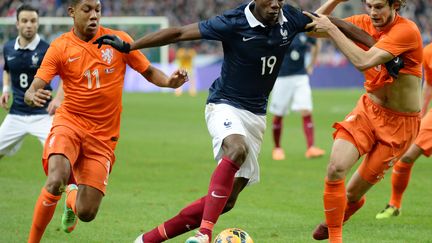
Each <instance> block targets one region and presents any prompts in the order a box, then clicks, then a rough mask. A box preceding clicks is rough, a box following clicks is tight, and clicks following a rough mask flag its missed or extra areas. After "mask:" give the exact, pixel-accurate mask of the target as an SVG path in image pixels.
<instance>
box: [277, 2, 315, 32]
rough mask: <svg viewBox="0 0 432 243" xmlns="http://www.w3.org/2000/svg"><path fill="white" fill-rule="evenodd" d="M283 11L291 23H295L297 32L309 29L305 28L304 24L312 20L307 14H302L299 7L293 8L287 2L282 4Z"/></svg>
mask: <svg viewBox="0 0 432 243" xmlns="http://www.w3.org/2000/svg"><path fill="white" fill-rule="evenodd" d="M283 13H284V16H285V18H287V20H288V21H289V22H290V23H291V24H294V25H295V28H296V29H297V30H298V31H299V32H304V31H309V30H306V25H307V24H309V23H311V22H312V19H310V18H309V17H308V16H306V15H304V14H303V11H302V10H301V9H299V8H295V7H293V6H291V5H289V4H286V5H284V7H283Z"/></svg>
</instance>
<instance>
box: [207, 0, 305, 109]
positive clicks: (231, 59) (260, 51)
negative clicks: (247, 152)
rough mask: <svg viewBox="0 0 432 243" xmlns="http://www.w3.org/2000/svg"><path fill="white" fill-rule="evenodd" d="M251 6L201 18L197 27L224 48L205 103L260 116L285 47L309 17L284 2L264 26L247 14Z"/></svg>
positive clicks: (265, 106)
mask: <svg viewBox="0 0 432 243" xmlns="http://www.w3.org/2000/svg"><path fill="white" fill-rule="evenodd" d="M253 7H254V3H253V2H251V3H249V4H243V5H240V6H239V7H238V8H236V9H232V10H228V11H226V12H225V13H224V14H223V15H219V16H215V17H213V18H211V19H208V20H205V21H201V22H200V23H199V29H200V33H201V36H202V38H203V39H208V40H218V41H221V42H222V46H223V50H224V59H223V63H222V70H221V74H220V77H218V78H217V79H216V80H215V81H214V82H213V84H212V85H211V87H210V90H209V97H208V99H207V103H226V104H229V105H232V106H234V107H237V108H241V109H245V110H248V111H250V112H252V113H255V114H259V115H262V114H265V113H266V109H267V102H268V97H269V94H270V91H271V90H272V88H273V85H274V83H275V81H276V78H277V76H278V74H279V69H280V66H281V64H282V61H283V58H284V55H285V52H286V49H287V48H288V47H289V45H290V44H291V41H292V40H293V39H294V37H295V36H296V35H297V34H298V33H300V32H303V31H305V25H306V24H308V23H310V22H311V19H310V18H309V17H307V16H305V15H304V14H303V13H302V12H301V10H299V9H297V8H294V7H293V6H291V5H284V6H283V8H282V10H281V13H283V14H280V16H279V23H277V24H276V25H274V26H265V25H264V24H262V23H261V22H259V21H258V20H257V19H256V18H255V17H254V16H253V14H252V13H251V9H252V8H253Z"/></svg>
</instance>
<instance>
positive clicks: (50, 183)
mask: <svg viewBox="0 0 432 243" xmlns="http://www.w3.org/2000/svg"><path fill="white" fill-rule="evenodd" d="M66 183H67V177H65V176H64V175H61V174H52V175H49V176H48V179H47V181H46V183H45V189H46V190H47V191H48V192H49V193H51V194H53V195H61V193H62V192H63V191H64V189H65V187H66Z"/></svg>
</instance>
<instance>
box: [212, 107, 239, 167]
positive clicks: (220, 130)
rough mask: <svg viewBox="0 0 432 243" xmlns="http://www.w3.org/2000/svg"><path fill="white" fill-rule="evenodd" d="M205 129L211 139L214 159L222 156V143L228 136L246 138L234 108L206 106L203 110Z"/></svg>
mask: <svg viewBox="0 0 432 243" xmlns="http://www.w3.org/2000/svg"><path fill="white" fill-rule="evenodd" d="M205 118H206V123H207V129H208V131H209V133H210V136H211V137H212V143H213V153H214V156H215V159H217V160H219V159H220V158H221V156H222V152H223V151H222V143H223V141H224V139H225V138H226V137H228V136H230V135H241V136H246V130H245V128H244V126H243V123H242V121H241V119H240V117H239V116H238V114H236V110H235V108H233V107H232V106H230V105H226V104H213V103H210V104H207V105H206V110H205Z"/></svg>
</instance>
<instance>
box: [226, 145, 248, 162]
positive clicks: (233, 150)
mask: <svg viewBox="0 0 432 243" xmlns="http://www.w3.org/2000/svg"><path fill="white" fill-rule="evenodd" d="M226 154H227V156H228V157H229V158H230V159H231V160H233V161H234V162H235V163H236V164H237V165H239V166H241V165H242V164H243V162H244V161H245V159H246V157H247V155H248V148H247V146H246V144H244V143H233V144H230V145H229V146H228V147H227V151H226Z"/></svg>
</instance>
